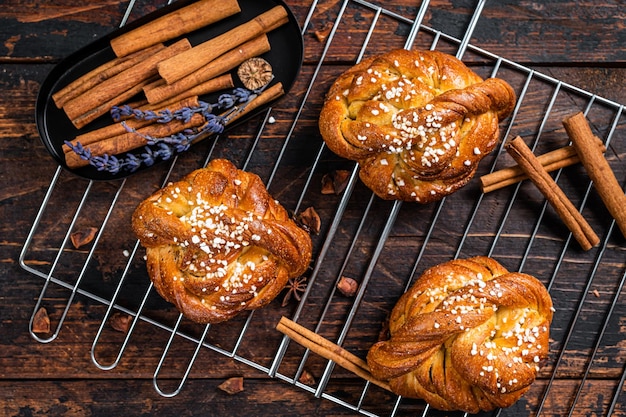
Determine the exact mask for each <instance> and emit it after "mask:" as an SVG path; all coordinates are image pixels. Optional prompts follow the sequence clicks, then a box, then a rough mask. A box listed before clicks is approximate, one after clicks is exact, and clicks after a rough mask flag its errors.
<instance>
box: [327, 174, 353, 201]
mask: <svg viewBox="0 0 626 417" xmlns="http://www.w3.org/2000/svg"><path fill="white" fill-rule="evenodd" d="M348 179H350V171H347V170H344V169H338V170H335V171H332V172H329V173H327V174H325V175H324V176H323V177H322V194H336V195H339V194H341V193H342V192H343V191H344V190H345V189H346V186H347V185H348Z"/></svg>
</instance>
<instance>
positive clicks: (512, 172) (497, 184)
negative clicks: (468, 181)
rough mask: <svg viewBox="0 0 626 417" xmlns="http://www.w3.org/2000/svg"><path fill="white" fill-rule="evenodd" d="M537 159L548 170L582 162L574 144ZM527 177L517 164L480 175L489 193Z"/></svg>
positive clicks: (600, 146)
mask: <svg viewBox="0 0 626 417" xmlns="http://www.w3.org/2000/svg"><path fill="white" fill-rule="evenodd" d="M594 139H595V140H594V142H595V144H596V145H597V147H598V148H599V149H600V152H605V151H606V147H605V146H604V144H603V143H602V141H601V140H600V138H598V137H595V138H594ZM537 160H538V161H539V162H540V163H541V165H542V166H543V168H544V169H545V170H546V171H547V172H552V171H556V170H557V169H561V168H565V167H568V166H570V165H574V164H577V163H579V162H580V158H579V157H578V153H577V152H576V148H574V146H573V145H567V146H564V147H562V148H559V149H555V150H554V151H550V152H547V153H544V154H543V155H539V156H537ZM525 179H528V176H526V174H525V173H524V170H523V169H522V168H520V167H519V166H517V165H516V166H511V167H507V168H502V169H500V170H498V171H494V172H492V173H490V174H486V175H483V176H482V177H480V186H481V189H482V191H483V193H489V192H491V191H495V190H499V189H500V188H504V187H506V186H508V185H511V184H515V183H518V182H520V181H523V180H525Z"/></svg>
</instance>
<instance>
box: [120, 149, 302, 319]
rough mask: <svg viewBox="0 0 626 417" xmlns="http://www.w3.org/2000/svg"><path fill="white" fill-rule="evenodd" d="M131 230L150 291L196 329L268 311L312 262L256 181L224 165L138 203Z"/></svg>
mask: <svg viewBox="0 0 626 417" xmlns="http://www.w3.org/2000/svg"><path fill="white" fill-rule="evenodd" d="M132 227H133V230H134V231H135V233H136V235H137V236H138V238H139V240H140V242H141V244H142V245H143V246H144V247H145V248H146V255H147V260H146V265H147V269H148V273H149V275H150V279H151V280H152V282H153V283H154V286H155V288H156V290H157V292H158V293H159V294H160V295H161V296H162V297H163V298H164V299H165V300H167V301H169V302H171V303H173V304H174V305H175V306H176V307H177V308H178V309H179V310H180V311H181V312H182V313H183V314H184V315H185V316H186V317H188V318H189V319H191V320H193V321H195V322H198V323H218V322H222V321H225V320H228V319H230V318H232V317H234V316H235V315H237V314H238V313H239V312H241V311H243V310H253V309H257V308H260V307H263V306H265V305H267V304H268V303H270V302H271V301H272V300H273V299H274V298H275V297H276V296H277V295H278V293H280V291H281V290H282V289H283V287H284V286H285V284H286V283H287V281H288V280H289V279H290V278H292V277H297V276H299V275H301V274H303V273H304V272H305V271H306V270H307V268H308V266H309V262H310V260H311V251H312V245H311V238H310V236H309V235H308V233H307V232H305V231H304V230H303V229H301V228H300V227H298V226H297V225H296V223H295V222H294V221H293V220H292V219H291V218H290V217H289V215H288V213H287V211H286V210H285V209H284V208H283V207H282V206H281V205H280V204H279V203H278V202H277V201H276V200H274V199H273V198H272V197H271V196H270V195H269V193H268V192H267V190H266V188H265V185H264V184H263V182H262V181H261V179H260V178H259V177H258V176H257V175H255V174H252V173H248V172H244V171H241V170H239V169H237V168H236V167H235V166H234V165H233V164H232V163H231V162H229V161H227V160H223V159H216V160H213V161H211V162H210V163H209V164H208V166H207V167H206V168H203V169H198V170H196V171H193V172H192V173H190V174H189V175H187V176H186V177H185V178H183V179H182V180H180V181H178V182H175V183H171V184H169V185H167V186H166V187H164V188H163V189H161V190H159V191H157V192H156V193H154V194H153V195H152V196H150V197H149V198H148V199H146V200H145V201H143V202H142V203H141V204H140V205H139V206H138V207H137V209H136V210H135V212H134V213H133V217H132Z"/></svg>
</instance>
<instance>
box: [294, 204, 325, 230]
mask: <svg viewBox="0 0 626 417" xmlns="http://www.w3.org/2000/svg"><path fill="white" fill-rule="evenodd" d="M296 220H297V222H298V224H299V225H300V226H301V227H302V228H303V229H304V230H306V231H307V232H309V233H314V234H316V235H317V234H319V232H320V229H321V227H322V221H321V219H320V216H319V214H317V211H315V208H313V207H308V208H307V209H306V210H304V211H303V212H302V213H300V214H299V215H298V216H297V219H296Z"/></svg>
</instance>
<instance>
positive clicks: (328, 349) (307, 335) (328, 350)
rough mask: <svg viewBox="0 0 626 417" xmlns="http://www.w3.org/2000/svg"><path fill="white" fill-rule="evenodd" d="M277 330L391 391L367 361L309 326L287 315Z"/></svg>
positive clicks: (281, 319) (279, 323) (282, 318)
mask: <svg viewBox="0 0 626 417" xmlns="http://www.w3.org/2000/svg"><path fill="white" fill-rule="evenodd" d="M276 330H278V331H279V332H281V333H283V334H284V335H286V336H289V338H290V339H292V340H293V341H294V342H296V343H299V344H300V345H302V346H304V347H305V348H307V349H309V350H311V351H313V352H315V353H317V354H318V355H320V356H321V357H323V358H324V359H328V360H332V361H333V362H335V363H336V364H337V365H339V366H341V367H342V368H344V369H347V370H348V371H351V372H353V373H355V374H356V375H358V376H360V377H361V378H363V379H365V380H367V381H370V382H371V383H372V384H374V385H378V386H379V387H381V388H383V389H386V390H387V391H391V388H390V387H389V384H387V383H386V382H384V381H380V380H378V379H376V378H374V376H372V374H371V373H370V370H369V366H368V365H367V362H365V361H364V360H363V359H361V358H359V357H358V356H356V355H354V354H352V353H350V352H348V351H347V350H345V349H344V348H342V347H341V346H338V345H336V344H334V343H332V342H331V341H329V340H327V339H325V338H323V337H322V336H320V335H318V334H317V333H315V332H312V331H310V330H308V329H307V328H305V327H303V326H300V325H299V324H297V323H295V322H293V321H292V320H289V319H288V318H286V317H281V318H280V321H279V322H278V325H277V326H276Z"/></svg>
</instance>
